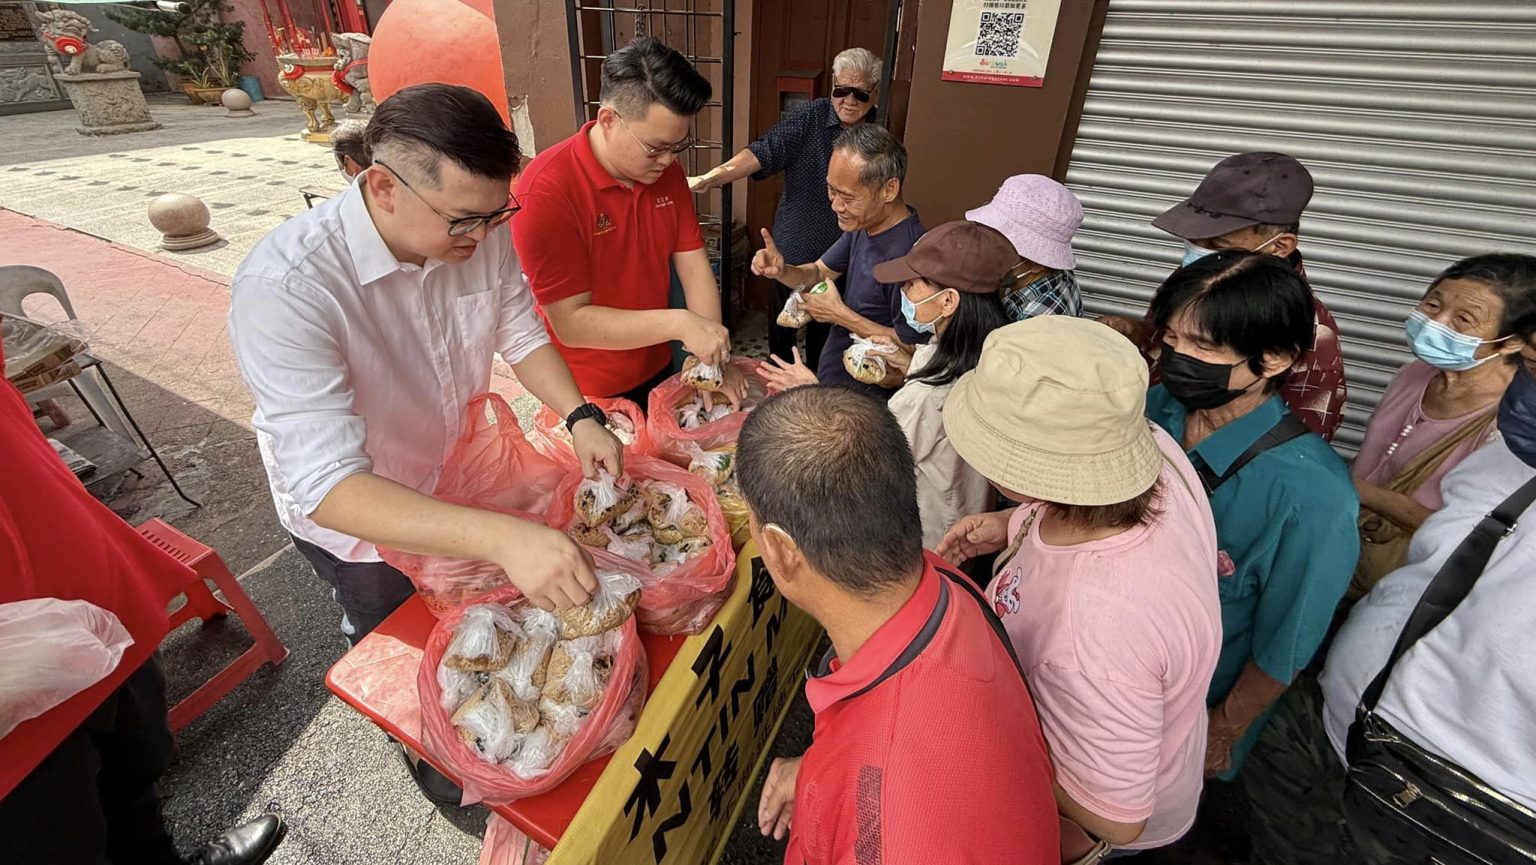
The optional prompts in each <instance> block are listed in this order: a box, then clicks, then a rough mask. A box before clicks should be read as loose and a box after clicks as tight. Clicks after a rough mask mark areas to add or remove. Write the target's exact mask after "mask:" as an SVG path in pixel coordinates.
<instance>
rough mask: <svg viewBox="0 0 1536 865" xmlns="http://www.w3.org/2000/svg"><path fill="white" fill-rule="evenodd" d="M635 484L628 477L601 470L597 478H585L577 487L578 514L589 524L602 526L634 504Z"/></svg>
mask: <svg viewBox="0 0 1536 865" xmlns="http://www.w3.org/2000/svg"><path fill="white" fill-rule="evenodd" d="M634 498H635V489H634V486H633V485H632V484H631V483H630V481H629V478H628V477H619V478H615V477H614V476H613V475H611V474H609V473H608V472H607V471H606V470H599V471H598V473H597V479H596V480H587V479H583V480H582V482H581V483H580V484H579V485H578V486H577V487H576V514H577V516H580V517H581V521H582V522H584V523H586V524H587V525H589V526H600V525H603V524H605V523H607V522H609V521H611V520H612V519H613V518H614V517H616V516H618V515H619V514H620V513H622V512H623V511H625V510H627V509H628V508H629V506H630V505H631V504H633V502H634Z"/></svg>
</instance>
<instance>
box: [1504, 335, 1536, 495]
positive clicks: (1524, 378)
mask: <svg viewBox="0 0 1536 865" xmlns="http://www.w3.org/2000/svg"><path fill="white" fill-rule="evenodd" d="M1499 433H1500V434H1501V435H1503V436H1504V444H1505V445H1506V446H1507V447H1508V448H1509V449H1510V451H1511V452H1512V453H1513V454H1514V455H1515V456H1517V457H1519V458H1520V461H1521V462H1523V463H1525V464H1526V465H1528V466H1530V467H1531V468H1536V376H1533V375H1531V370H1530V367H1527V366H1526V365H1525V363H1524V362H1523V361H1522V362H1521V363H1520V368H1519V369H1517V370H1515V378H1514V380H1513V381H1511V382H1510V383H1509V389H1508V390H1506V391H1504V398H1503V399H1502V400H1500V401H1499Z"/></svg>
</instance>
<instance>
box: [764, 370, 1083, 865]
mask: <svg viewBox="0 0 1536 865" xmlns="http://www.w3.org/2000/svg"><path fill="white" fill-rule="evenodd" d="M736 478H737V482H738V484H739V485H740V487H741V495H742V497H743V498H744V499H746V502H747V505H748V508H749V510H750V513H751V519H750V521H749V523H748V525H749V527H750V529H751V532H752V540H753V541H754V542H756V544H757V545H758V550H759V551H760V552H761V554H762V557H763V563H764V564H765V565H766V566H767V568H768V572H769V574H770V575H772V577H773V583H774V585H775V586H777V587H778V589H779V591H780V592H781V593H782V594H783V595H784V597H785V598H787V599H788V600H789V602H790V603H792V604H794V605H795V606H797V607H799V608H801V609H802V610H805V611H806V612H807V613H809V614H810V615H811V616H812V617H813V618H815V619H816V621H817V622H819V623H820V624H821V625H822V627H824V628H826V630H827V636H828V638H829V639H830V640H831V641H832V648H831V650H830V651H828V652H827V654H826V656H825V657H824V658H823V659H822V660H821V661H820V663H819V664H818V665H817V666H816V669H814V670H813V671H812V672H810V674H809V680H808V681H807V682H806V685H805V695H806V698H807V699H808V700H809V701H810V704H811V710H812V711H814V712H815V713H816V732H815V738H814V740H813V741H812V743H811V747H810V749H809V750H808V751H806V753H805V755H804V756H803V757H798V758H794V759H789V760H783V759H780V760H775V761H774V764H773V767H772V769H770V770H769V773H768V780H767V783H765V784H764V785H763V794H762V800H761V803H760V805H759V807H758V827H759V829H761V830H762V832H763V834H765V835H772V836H774V837H775V838H782V837H784V833H785V831H786V830H787V831H788V832H789V849H788V851H787V852H786V853H785V858H784V861H785V863H786V865H812V863H814V865H934V863H945V865H1056V863H1059V862H1060V861H1061V850H1060V847H1059V843H1060V842H1059V833H1060V823H1059V820H1058V818H1057V815H1056V800H1055V798H1054V795H1053V792H1052V786H1051V783H1052V771H1051V761H1050V757H1049V755H1048V754H1047V752H1046V747H1045V739H1044V737H1043V736H1042V735H1041V732H1040V722H1039V720H1038V719H1037V718H1036V717H1035V708H1034V703H1033V702H1032V701H1031V700H1030V696H1029V689H1028V687H1027V686H1026V685H1025V684H1024V677H1023V673H1022V672H1020V669H1019V667H1018V661H1016V660H1015V659H1014V657H1013V650H1012V644H1011V643H1009V642H1008V638H1007V636H1006V633H1005V632H1004V631H1003V630H1002V625H1001V623H999V622H997V621H996V620H995V619H993V618H991V617H990V615H989V614H990V610H989V608H988V607H987V606H986V605H985V604H984V603H983V601H982V599H981V595H980V593H979V592H977V591H976V590H975V588H973V587H972V586H971V585H970V584H969V583H967V582H966V579H965V578H964V577H962V576H959V575H958V574H957V573H956V572H955V571H954V570H953V569H952V568H950V567H949V566H948V565H946V564H945V563H944V562H943V561H942V560H940V559H938V558H937V557H931V556H925V554H924V553H923V549H922V536H923V533H922V528H921V526H920V524H919V519H918V509H917V486H916V480H915V472H914V471H913V468H912V456H911V450H910V448H908V447H907V440H906V437H905V436H903V435H902V432H901V428H900V427H899V426H897V424H896V419H895V418H894V417H893V416H892V415H891V413H890V412H889V411H888V410H886V407H885V403H883V402H881V401H879V400H876V399H875V398H873V397H870V396H867V395H865V394H863V393H860V392H857V391H853V390H851V389H848V388H842V387H836V386H817V385H812V386H805V387H797V388H791V389H790V390H787V391H784V392H783V393H780V394H778V395H777V396H774V397H771V398H769V399H768V400H766V401H765V402H763V403H762V405H760V406H758V407H757V409H756V410H754V411H753V412H752V414H750V415H748V416H747V420H746V424H745V425H744V426H743V427H742V430H741V438H740V440H739V441H738V443H737V459H736ZM829 489H830V490H834V491H835V493H834V494H832V495H828V494H827V490H829Z"/></svg>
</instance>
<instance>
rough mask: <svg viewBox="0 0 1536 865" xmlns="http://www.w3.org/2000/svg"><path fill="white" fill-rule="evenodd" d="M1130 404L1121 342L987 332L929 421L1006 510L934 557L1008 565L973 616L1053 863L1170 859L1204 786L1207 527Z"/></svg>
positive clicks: (1068, 330) (1166, 447) (1212, 556)
mask: <svg viewBox="0 0 1536 865" xmlns="http://www.w3.org/2000/svg"><path fill="white" fill-rule="evenodd" d="M1146 393H1147V367H1146V363H1145V362H1144V361H1143V360H1142V359H1141V356H1140V354H1139V353H1138V352H1137V351H1136V349H1135V347H1134V346H1132V345H1131V344H1130V342H1128V341H1127V340H1125V339H1124V338H1123V337H1121V336H1120V335H1118V334H1116V333H1115V332H1114V331H1112V330H1110V329H1109V328H1108V327H1106V326H1104V325H1102V324H1099V323H1097V322H1094V321H1089V320H1087V319H1080V318H1068V317H1065V316H1044V317H1041V318H1034V319H1030V320H1028V321H1025V322H1021V323H1018V324H1011V325H1008V326H1007V327H1004V328H1002V329H1000V330H997V331H994V332H993V333H992V335H991V336H990V337H989V338H988V339H987V342H986V345H985V346H984V347H983V349H982V352H981V361H980V363H979V364H978V365H977V367H976V369H975V370H974V371H973V372H971V373H969V374H967V375H966V376H965V377H963V378H961V379H960V381H959V382H957V383H956V384H955V386H954V389H953V390H952V391H951V393H950V395H949V399H948V401H946V402H945V405H944V430H945V432H946V433H947V434H948V436H949V439H950V441H951V442H952V443H953V445H954V447H955V450H956V451H957V452H958V453H959V454H960V456H961V457H962V458H963V459H965V460H966V461H967V462H968V463H970V465H971V467H972V468H974V469H976V470H977V471H979V472H981V474H983V475H985V476H986V477H987V479H988V480H990V481H991V482H992V484H993V485H994V486H996V487H997V488H998V490H999V491H1001V492H1002V493H1003V494H1004V495H1005V496H1007V497H1008V498H1010V499H1012V500H1014V501H1016V502H1019V503H1020V506H1019V507H1016V508H1013V509H1012V510H1009V511H1004V512H1001V513H989V514H975V515H972V516H968V517H965V518H963V519H961V520H960V521H959V522H958V523H956V525H955V526H954V528H953V529H951V530H950V532H949V534H948V535H947V536H946V537H945V538H944V541H943V542H942V543H941V544H940V546H939V549H938V552H939V554H940V555H941V556H945V557H946V558H949V559H950V560H951V561H963V560H965V559H969V558H972V557H974V556H977V555H982V554H985V553H990V552H996V551H999V550H1003V548H1004V547H1005V546H1006V547H1007V548H1008V549H1007V550H1006V551H1005V552H1003V553H1002V555H1000V556H999V557H998V565H999V567H998V570H997V573H996V575H995V577H994V578H993V580H992V582H991V584H990V585H989V586H988V588H987V600H988V601H989V602H990V603H991V604H992V606H993V609H994V610H995V611H996V612H997V614H998V616H999V618H1000V619H1002V621H1003V625H1004V627H1005V628H1006V629H1007V631H1008V634H1009V636H1010V638H1011V639H1012V642H1013V645H1014V650H1015V652H1016V653H1017V654H1018V657H1019V661H1020V662H1021V664H1022V665H1023V667H1024V671H1025V676H1026V678H1028V680H1029V685H1030V691H1031V692H1032V693H1033V694H1034V697H1035V701H1036V705H1037V707H1038V711H1039V716H1040V722H1041V728H1042V729H1043V730H1044V731H1045V736H1046V740H1047V742H1048V743H1049V745H1050V747H1051V756H1052V759H1053V762H1054V764H1055V768H1056V800H1057V804H1058V806H1059V808H1060V811H1061V816H1062V817H1063V823H1062V827H1063V833H1062V856H1063V860H1064V861H1067V862H1076V861H1080V860H1083V861H1096V859H1095V858H1094V857H1096V856H1102V855H1104V854H1105V853H1106V852H1107V851H1108V850H1109V849H1110V848H1124V849H1133V850H1134V849H1148V848H1152V847H1160V846H1163V845H1166V844H1169V843H1172V842H1173V841H1174V840H1176V839H1178V838H1179V836H1181V835H1182V834H1183V833H1184V832H1185V831H1187V830H1188V828H1189V826H1190V824H1191V823H1192V822H1193V821H1194V816H1195V810H1196V807H1197V805H1198V803H1199V799H1200V790H1201V787H1202V783H1203V774H1204V772H1203V770H1204V758H1205V745H1206V742H1205V739H1206V723H1207V714H1206V704H1205V695H1206V690H1207V689H1208V687H1209V685H1210V680H1211V674H1212V672H1213V671H1214V670H1215V666H1216V660H1217V657H1218V655H1219V654H1220V651H1221V605H1220V601H1219V599H1218V596H1217V587H1216V577H1215V574H1216V527H1215V524H1214V521H1213V519H1212V516H1211V509H1210V505H1209V503H1208V502H1207V501H1206V498H1205V496H1204V494H1203V493H1202V492H1201V487H1200V481H1199V476H1198V475H1197V474H1196V473H1195V470H1194V467H1193V466H1192V465H1191V464H1190V461H1189V459H1188V458H1187V457H1186V456H1185V455H1184V452H1183V450H1182V449H1181V448H1180V447H1179V444H1178V442H1177V441H1175V440H1174V439H1173V438H1172V437H1170V436H1169V435H1168V434H1167V433H1165V432H1163V431H1161V430H1160V429H1157V428H1156V427H1153V426H1152V425H1150V424H1149V423H1148V422H1147V420H1146V419H1145V417H1144V416H1143V412H1144V409H1145V405H1146ZM1079 829H1080V830H1081V831H1079ZM1085 857H1086V859H1085Z"/></svg>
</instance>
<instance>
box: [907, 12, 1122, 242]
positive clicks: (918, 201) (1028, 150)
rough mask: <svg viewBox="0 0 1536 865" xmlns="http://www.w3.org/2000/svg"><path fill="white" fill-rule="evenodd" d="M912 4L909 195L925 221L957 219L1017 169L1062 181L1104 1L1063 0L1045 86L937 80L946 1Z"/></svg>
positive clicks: (946, 27)
mask: <svg viewBox="0 0 1536 865" xmlns="http://www.w3.org/2000/svg"><path fill="white" fill-rule="evenodd" d="M908 3H909V8H910V7H911V6H916V8H917V10H918V12H917V14H918V21H917V54H916V60H915V63H914V65H913V72H912V94H911V97H910V98H909V100H908V104H907V123H906V130H905V139H904V140H905V143H906V145H907V151H908V157H909V163H908V171H907V186H906V198H907V201H908V202H909V203H911V204H912V205H913V206H915V207H917V209H918V211H919V212H920V213H921V214H922V216H923V222H924V224H926V225H930V226H932V225H937V224H939V223H940V222H945V221H948V220H951V219H961V218H963V217H964V215H965V211H966V210H968V209H970V208H973V207H976V206H977V205H979V204H982V203H983V202H985V201H987V200H988V199H990V198H991V197H992V193H994V192H996V191H997V187H998V186H999V185H1000V184H1001V183H1002V181H1003V179H1004V178H1007V177H1009V176H1012V175H1014V174H1049V175H1053V176H1057V179H1060V176H1059V174H1058V171H1063V170H1064V167H1065V164H1066V163H1065V160H1064V159H1062V158H1061V157H1062V156H1064V154H1065V153H1066V152H1067V151H1069V150H1070V149H1071V144H1072V139H1073V137H1074V135H1075V132H1076V128H1077V121H1076V108H1077V107H1078V106H1079V105H1080V104H1081V95H1080V93H1079V91H1080V90H1081V87H1080V86H1079V85H1080V80H1081V81H1084V82H1085V81H1086V79H1087V74H1088V71H1089V68H1090V67H1091V65H1092V61H1093V49H1094V47H1095V46H1096V44H1097V38H1098V30H1099V28H1100V26H1101V25H1102V15H1101V14H1099V13H1100V12H1101V9H1100V7H1102V6H1103V5H1105V0H1095V2H1088V0H1062V4H1061V15H1060V18H1059V19H1058V20H1057V22H1056V36H1055V39H1054V41H1053V43H1052V45H1051V57H1050V60H1049V61H1048V62H1047V65H1046V69H1045V85H1044V86H1043V87H1007V86H1002V85H996V84H963V83H959V82H953V81H940V80H939V72H940V70H941V68H942V66H943V60H944V43H945V41H946V39H947V36H948V32H949V13H950V7H951V5H952V3H951V0H923V2H922V3H921V4H916V3H913V2H912V0H908ZM1074 96H1075V99H1074ZM1058 166H1060V168H1059V167H1058Z"/></svg>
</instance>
